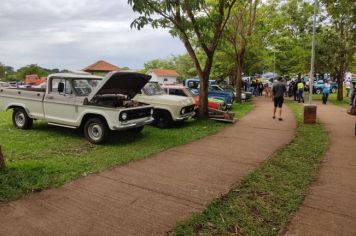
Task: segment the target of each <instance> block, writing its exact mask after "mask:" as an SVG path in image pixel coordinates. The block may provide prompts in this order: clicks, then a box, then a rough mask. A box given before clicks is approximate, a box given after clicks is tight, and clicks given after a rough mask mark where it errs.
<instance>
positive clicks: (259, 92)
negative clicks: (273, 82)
mask: <svg viewBox="0 0 356 236" xmlns="http://www.w3.org/2000/svg"><path fill="white" fill-rule="evenodd" d="M263 89H264V87H263V83H262V82H261V81H260V82H259V83H258V95H259V96H262V94H263Z"/></svg>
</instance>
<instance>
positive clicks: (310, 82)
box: [309, 0, 318, 105]
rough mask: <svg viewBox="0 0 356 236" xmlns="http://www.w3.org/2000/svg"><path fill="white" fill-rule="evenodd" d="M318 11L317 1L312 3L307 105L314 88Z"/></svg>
mask: <svg viewBox="0 0 356 236" xmlns="http://www.w3.org/2000/svg"><path fill="white" fill-rule="evenodd" d="M317 9H318V0H315V1H314V16H313V18H314V19H313V39H312V51H311V62H310V76H309V105H311V103H312V99H313V98H312V96H313V86H314V65H315V25H316V13H317Z"/></svg>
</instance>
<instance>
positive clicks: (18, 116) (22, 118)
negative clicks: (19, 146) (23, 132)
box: [12, 108, 33, 129]
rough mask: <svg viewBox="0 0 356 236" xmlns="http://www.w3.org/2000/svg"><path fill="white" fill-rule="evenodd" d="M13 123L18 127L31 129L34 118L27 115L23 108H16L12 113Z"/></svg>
mask: <svg viewBox="0 0 356 236" xmlns="http://www.w3.org/2000/svg"><path fill="white" fill-rule="evenodd" d="M12 123H13V125H14V126H15V127H16V128H18V129H31V128H32V124H33V119H32V118H30V117H29V116H28V115H27V112H26V111H25V109H23V108H15V109H14V111H13V113H12Z"/></svg>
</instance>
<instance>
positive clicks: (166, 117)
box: [153, 110, 173, 128]
mask: <svg viewBox="0 0 356 236" xmlns="http://www.w3.org/2000/svg"><path fill="white" fill-rule="evenodd" d="M153 117H154V119H155V120H154V122H153V124H154V125H155V126H157V127H159V128H168V127H170V126H171V125H172V123H173V119H172V116H171V114H170V113H169V112H168V111H165V110H158V111H155V114H153Z"/></svg>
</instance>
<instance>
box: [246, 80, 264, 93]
mask: <svg viewBox="0 0 356 236" xmlns="http://www.w3.org/2000/svg"><path fill="white" fill-rule="evenodd" d="M243 87H244V89H245V91H250V92H251V93H252V95H254V96H255V97H257V96H262V94H263V91H264V92H265V93H268V91H267V90H268V89H267V90H266V86H265V85H263V83H262V81H259V80H252V81H251V82H249V81H244V82H243Z"/></svg>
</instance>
